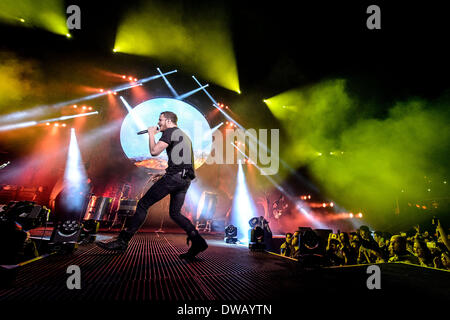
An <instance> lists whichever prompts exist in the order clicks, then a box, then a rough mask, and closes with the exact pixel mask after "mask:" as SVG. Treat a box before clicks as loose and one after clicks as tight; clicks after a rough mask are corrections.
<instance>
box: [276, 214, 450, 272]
mask: <svg viewBox="0 0 450 320" xmlns="http://www.w3.org/2000/svg"><path fill="white" fill-rule="evenodd" d="M436 221H437V224H436V234H435V235H433V234H432V233H430V232H428V231H424V232H421V230H420V227H419V226H416V227H414V229H415V234H414V233H410V234H408V235H407V234H406V233H403V232H402V233H398V234H391V233H389V232H383V231H379V230H378V231H375V232H373V237H372V232H371V231H370V229H369V227H367V226H361V227H360V228H359V229H358V230H356V231H355V232H350V233H347V232H338V233H337V234H333V233H331V234H329V237H328V242H326V247H325V248H324V253H325V254H324V256H323V257H324V262H325V265H327V266H343V265H355V264H372V263H383V262H389V263H396V262H403V263H410V264H415V265H420V266H423V267H431V268H439V269H445V270H450V241H449V239H448V236H447V233H446V231H445V229H444V228H443V226H442V225H441V224H440V222H439V221H438V220H436ZM300 241H301V239H300V238H299V232H298V231H296V232H295V233H294V234H292V233H287V234H286V241H285V242H284V243H283V244H282V245H281V248H280V251H281V255H283V256H288V257H291V258H296V259H301V258H302V255H301V252H300Z"/></svg>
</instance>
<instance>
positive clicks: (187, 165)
mask: <svg viewBox="0 0 450 320" xmlns="http://www.w3.org/2000/svg"><path fill="white" fill-rule="evenodd" d="M177 120H178V118H177V115H176V114H175V113H173V112H170V111H164V112H162V113H161V114H160V116H159V122H158V126H159V129H158V127H149V128H148V135H149V146H150V153H151V155H152V156H157V155H159V154H160V153H161V152H163V151H164V150H166V152H167V157H168V168H167V169H166V174H165V175H164V176H163V177H162V178H161V179H159V180H158V181H157V182H155V184H154V185H153V186H152V187H151V188H150V189H149V190H148V191H147V193H146V194H145V195H144V196H143V197H142V198H141V200H139V202H138V204H137V208H136V213H135V214H134V216H132V217H131V218H130V219H129V220H128V221H127V223H126V226H125V228H124V230H122V231H121V232H120V234H119V236H118V238H117V239H116V240H114V241H112V242H108V243H104V242H97V245H98V246H99V247H101V248H103V249H105V250H115V251H122V252H123V251H125V250H126V249H127V247H128V242H129V241H130V239H131V238H132V237H133V235H134V234H135V233H136V232H137V231H138V230H139V228H140V226H141V225H142V224H143V223H144V221H145V218H146V216H147V210H148V208H150V207H151V206H152V205H153V204H155V203H156V202H158V201H159V200H161V199H163V198H164V197H165V196H167V195H168V194H170V208H169V213H170V217H171V218H172V219H173V220H174V221H175V222H176V223H177V224H178V225H179V226H180V227H181V228H182V229H183V230H184V231H186V233H187V235H188V242H189V240H190V241H191V242H192V245H191V247H190V248H189V250H188V251H187V252H186V253H184V254H181V255H180V258H182V259H186V260H192V259H194V257H195V256H196V255H197V254H199V253H200V252H202V251H204V250H206V248H208V245H207V244H206V241H205V239H203V238H202V237H201V236H200V234H199V233H198V231H197V230H196V229H195V227H194V225H193V224H192V223H191V222H190V221H189V219H187V218H186V217H185V216H183V215H182V214H181V213H180V210H181V207H182V206H183V203H184V198H185V196H186V192H187V190H188V188H189V186H190V184H191V180H192V179H194V178H195V171H194V154H193V150H192V143H191V140H190V139H189V137H188V136H187V135H186V134H185V133H184V132H183V131H182V130H181V129H180V128H178V127H177ZM159 131H161V132H162V133H163V134H162V137H161V139H160V140H159V141H158V143H155V134H157V133H158V132H159Z"/></svg>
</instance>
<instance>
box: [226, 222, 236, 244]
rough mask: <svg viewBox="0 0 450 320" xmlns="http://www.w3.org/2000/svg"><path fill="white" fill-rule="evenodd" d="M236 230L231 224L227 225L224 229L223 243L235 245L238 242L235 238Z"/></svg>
mask: <svg viewBox="0 0 450 320" xmlns="http://www.w3.org/2000/svg"><path fill="white" fill-rule="evenodd" d="M237 232H238V229H237V228H236V227H235V226H233V225H232V224H230V225H228V226H227V227H226V228H225V238H224V239H223V240H224V241H225V243H236V242H237V241H238V238H237Z"/></svg>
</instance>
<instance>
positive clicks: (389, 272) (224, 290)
mask: <svg viewBox="0 0 450 320" xmlns="http://www.w3.org/2000/svg"><path fill="white" fill-rule="evenodd" d="M112 236H113V235H111V234H101V235H100V237H101V238H102V239H103V240H104V239H108V238H111V237H112ZM205 238H206V239H207V241H208V244H209V248H208V250H207V251H205V252H202V253H201V254H200V255H199V260H198V261H194V262H186V261H183V260H180V259H179V258H178V255H179V254H180V253H183V252H185V251H186V250H187V249H188V247H187V245H186V237H185V235H183V234H174V233H170V234H168V233H155V232H146V233H138V234H137V235H136V236H135V237H134V238H133V239H132V241H131V243H130V246H129V248H128V249H127V251H126V252H125V253H123V254H118V253H110V252H106V251H103V250H102V249H100V248H98V247H97V246H95V245H94V244H86V245H80V246H79V248H78V249H77V250H76V251H75V252H74V253H72V254H68V255H51V256H49V257H46V258H44V259H41V260H38V261H35V262H33V263H30V264H27V265H24V266H22V267H20V269H19V270H18V274H17V277H16V281H15V283H14V284H13V285H12V286H11V287H9V288H2V289H0V301H1V302H19V301H20V302H58V301H61V302H68V301H71V302H74V301H78V302H83V301H84V302H97V301H98V302H108V303H109V302H149V301H150V302H158V301H163V302H183V301H188V302H189V301H190V302H202V301H203V302H208V301H209V302H214V301H216V302H217V301H258V302H270V301H274V302H275V301H278V302H280V301H281V302H283V301H288V300H289V301H291V302H292V301H297V300H299V299H302V301H303V302H305V301H319V300H320V301H322V300H323V299H324V298H325V299H342V300H343V301H344V300H346V299H347V298H348V299H350V300H349V301H352V298H360V299H364V298H365V297H367V298H369V299H371V301H384V300H385V299H386V298H387V297H388V296H389V295H393V296H395V295H397V294H400V295H403V296H404V295H408V297H415V296H416V295H417V294H419V295H420V296H421V297H425V298H426V299H433V300H448V288H449V284H450V281H449V280H450V277H449V276H450V273H449V272H446V271H439V270H435V269H428V268H421V267H417V266H409V265H403V264H381V265H379V266H380V268H381V290H369V289H368V288H367V285H366V282H367V279H368V277H369V276H370V274H367V266H355V267H340V268H324V269H318V270H310V269H307V270H305V269H303V268H301V267H300V266H299V264H298V263H297V262H296V261H293V260H290V259H286V258H283V257H280V256H277V255H274V254H270V253H267V252H251V251H249V250H248V248H247V247H246V246H242V245H231V244H225V243H224V241H223V238H221V237H220V236H218V235H216V236H214V235H205ZM71 265H77V266H79V267H80V271H81V289H73V290H69V289H68V287H67V284H66V282H67V280H68V278H69V276H70V274H68V273H67V268H68V267H69V266H71ZM374 299H375V300H374ZM291 302H290V303H291Z"/></svg>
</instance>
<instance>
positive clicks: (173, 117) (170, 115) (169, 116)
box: [161, 111, 178, 124]
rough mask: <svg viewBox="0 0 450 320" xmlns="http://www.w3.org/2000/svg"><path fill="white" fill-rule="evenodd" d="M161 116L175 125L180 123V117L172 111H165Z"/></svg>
mask: <svg viewBox="0 0 450 320" xmlns="http://www.w3.org/2000/svg"><path fill="white" fill-rule="evenodd" d="M161 114H162V115H163V116H164V118H166V119H169V120H170V121H172V122H173V123H174V124H177V121H178V117H177V115H176V114H175V113H173V112H172V111H164V112H161Z"/></svg>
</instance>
